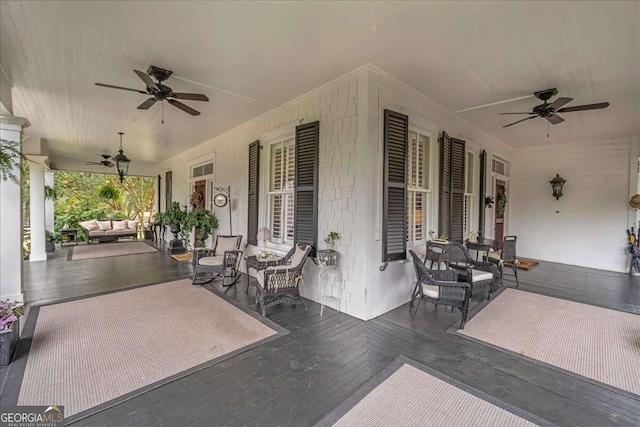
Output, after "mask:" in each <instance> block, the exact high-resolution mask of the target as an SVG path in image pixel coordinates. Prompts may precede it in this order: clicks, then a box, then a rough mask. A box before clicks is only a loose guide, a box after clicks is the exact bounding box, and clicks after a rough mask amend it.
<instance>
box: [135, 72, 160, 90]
mask: <svg viewBox="0 0 640 427" xmlns="http://www.w3.org/2000/svg"><path fill="white" fill-rule="evenodd" d="M133 71H134V72H135V73H136V74H137V75H138V77H140V79H142V81H143V82H144V84H146V85H147V87H148V88H149V89H155V90H157V91H160V88H159V87H158V85H157V84H155V83H154V81H153V80H151V76H149V74H147V73H143V72H142V71H139V70H133Z"/></svg>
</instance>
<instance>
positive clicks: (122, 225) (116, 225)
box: [112, 219, 127, 230]
mask: <svg viewBox="0 0 640 427" xmlns="http://www.w3.org/2000/svg"><path fill="white" fill-rule="evenodd" d="M112 224H113V229H114V230H126V229H127V220H126V219H125V220H122V221H113V223H112Z"/></svg>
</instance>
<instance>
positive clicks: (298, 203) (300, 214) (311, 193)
mask: <svg viewBox="0 0 640 427" xmlns="http://www.w3.org/2000/svg"><path fill="white" fill-rule="evenodd" d="M319 142H320V122H313V123H307V124H304V125H300V126H297V127H296V194H295V208H294V212H295V220H294V225H293V233H294V238H293V240H294V242H295V243H307V244H309V245H311V246H312V248H313V249H312V253H311V254H312V256H315V251H316V249H317V247H318V146H319V145H320V144H319Z"/></svg>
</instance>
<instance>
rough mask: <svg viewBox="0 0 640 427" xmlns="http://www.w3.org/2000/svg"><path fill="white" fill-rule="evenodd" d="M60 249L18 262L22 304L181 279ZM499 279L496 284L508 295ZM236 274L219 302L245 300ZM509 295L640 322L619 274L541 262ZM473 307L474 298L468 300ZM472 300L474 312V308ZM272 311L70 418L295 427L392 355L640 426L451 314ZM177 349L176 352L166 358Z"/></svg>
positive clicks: (580, 419) (628, 410)
mask: <svg viewBox="0 0 640 427" xmlns="http://www.w3.org/2000/svg"><path fill="white" fill-rule="evenodd" d="M65 252H66V250H63V251H60V249H58V250H57V252H56V257H55V258H54V259H51V260H50V261H47V262H46V263H45V262H42V263H26V264H25V278H26V280H25V288H26V289H25V290H26V292H27V298H28V300H29V301H31V302H33V303H36V304H40V303H43V302H50V301H53V300H59V299H67V298H72V297H77V296H81V295H87V294H92V293H96V292H105V291H110V290H115V289H121V288H125V287H129V286H135V285H139V284H143V283H154V282H160V281H169V280H173V279H177V278H183V277H185V276H188V275H189V274H190V273H191V266H190V263H188V262H176V261H174V260H172V259H171V258H170V257H169V256H168V255H166V254H165V253H164V252H159V253H157V254H142V255H135V256H127V257H117V258H111V259H101V260H87V261H73V262H69V261H66V254H65ZM511 277H512V276H510V275H509V273H507V279H506V280H505V285H507V286H514V285H515V282H513V281H512V280H511ZM245 280H246V277H243V278H242V282H241V283H240V284H239V285H238V286H237V287H235V288H232V289H231V290H230V291H228V292H227V294H228V295H230V296H231V297H233V298H234V299H236V300H237V301H239V302H240V303H242V304H246V305H251V304H252V303H253V295H254V294H253V290H250V291H249V294H246V293H245V292H244V286H245V283H246V282H245ZM520 289H522V290H527V291H531V292H537V293H542V294H545V295H550V296H554V297H559V298H566V299H570V300H574V301H579V302H584V303H588V304H594V305H600V306H604V307H609V308H614V309H618V310H624V311H630V312H635V313H640V280H638V279H631V278H629V276H627V275H625V274H618V273H611V272H604V271H599V270H591V269H586V268H580V267H572V266H566V265H561V264H553V263H542V264H541V265H540V266H538V267H537V268H536V269H534V270H532V271H531V272H521V273H520ZM477 297H478V301H479V299H480V298H481V295H478V296H477ZM478 301H474V305H475V304H477V303H478ZM307 304H308V306H309V309H308V310H306V311H305V310H304V308H303V307H290V306H286V305H285V306H281V307H272V308H271V309H270V310H269V317H270V318H271V319H272V320H273V321H275V322H276V323H278V324H280V325H281V326H283V327H285V328H287V329H289V330H290V331H291V333H290V334H288V335H286V336H284V337H282V338H280V339H277V340H275V341H272V342H269V343H267V344H265V345H262V346H260V347H258V348H255V349H253V350H250V351H247V352H245V353H242V354H240V355H238V356H235V357H233V358H231V359H229V360H227V361H225V362H222V363H220V364H217V365H215V366H212V367H210V368H207V369H204V370H202V371H199V372H197V373H194V374H192V375H189V376H187V377H184V378H182V379H179V380H177V381H174V382H172V383H169V384H167V385H164V386H162V387H159V388H157V389H155V390H153V391H151V392H149V393H146V394H144V395H141V396H138V397H136V398H133V399H131V400H129V401H127V402H124V403H122V404H120V405H117V406H115V407H113V408H111V409H108V410H105V411H103V412H101V413H98V414H96V415H93V416H91V417H89V418H86V419H84V420H81V421H79V422H78V423H77V424H78V425H86V426H182V425H195V426H222V425H232V426H242V425H255V426H284V425H292V426H305V425H311V424H313V423H314V422H315V421H317V420H318V419H320V418H321V417H322V416H323V415H324V414H326V413H327V412H329V411H330V410H331V409H332V408H334V407H335V406H337V405H338V404H340V403H341V402H342V401H343V400H344V399H346V398H347V397H349V396H350V395H351V394H352V393H353V392H354V391H356V389H357V388H358V387H359V386H360V385H361V384H362V383H364V382H365V381H366V380H367V379H368V378H369V377H370V376H372V375H375V374H376V373H377V372H379V371H380V370H381V369H382V368H383V367H384V366H385V365H386V364H388V363H389V362H391V361H392V360H393V359H395V358H396V357H397V356H399V355H405V356H407V357H410V358H412V359H415V360H417V361H419V362H421V363H423V364H425V365H428V366H430V367H432V368H435V369H437V370H439V371H441V372H443V373H445V374H447V375H449V376H451V377H453V378H455V379H457V380H459V381H462V382H464V383H466V384H469V385H471V386H473V387H476V388H478V389H480V390H482V391H484V392H486V393H489V394H491V395H493V396H496V397H498V398H500V399H502V400H504V401H506V402H509V403H511V404H513V405H516V406H518V407H520V408H523V409H525V410H527V411H529V412H531V413H533V414H536V415H538V416H540V417H542V418H545V419H547V420H549V421H551V422H553V423H556V424H559V425H567V426H576V425H579V426H603V425H628V426H632V425H633V426H637V425H640V397H639V398H638V400H635V399H631V398H629V397H625V396H623V395H622V394H618V393H615V392H612V391H609V390H607V389H604V388H602V387H599V386H597V385H594V384H592V383H589V382H585V381H582V380H579V379H577V378H575V377H573V376H570V375H565V374H563V373H560V372H558V371H556V370H553V369H550V368H547V367H544V366H540V365H538V364H536V363H532V362H529V361H527V360H524V359H521V358H519V357H516V356H513V355H510V354H507V353H505V352H502V351H499V350H495V349H492V348H490V347H488V346H484V345H481V344H478V343H475V342H472V341H470V340H466V339H464V338H461V337H458V336H455V335H451V334H448V333H446V332H445V331H446V329H447V328H448V327H449V326H451V324H453V323H454V322H456V321H457V320H459V314H458V313H451V312H448V311H447V310H444V309H443V308H442V307H441V308H440V309H438V310H435V308H434V306H433V305H429V304H426V305H422V306H421V307H420V309H419V313H418V318H417V321H416V322H415V324H414V323H412V322H411V321H410V319H409V312H408V309H407V307H406V305H405V306H402V307H399V308H397V309H395V310H393V311H391V312H389V313H386V314H384V315H382V316H380V317H378V318H376V319H373V320H371V321H368V322H363V321H361V320H358V319H355V318H353V317H350V316H347V315H344V314H337V313H336V312H335V311H333V310H325V315H324V316H322V317H321V316H320V314H319V312H320V306H319V305H318V304H315V303H312V302H308V303H307ZM176 351H179V349H176Z"/></svg>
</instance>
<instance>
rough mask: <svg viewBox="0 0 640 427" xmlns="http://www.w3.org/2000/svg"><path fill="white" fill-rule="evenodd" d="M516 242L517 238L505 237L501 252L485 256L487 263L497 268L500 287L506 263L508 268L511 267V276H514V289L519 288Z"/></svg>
mask: <svg viewBox="0 0 640 427" xmlns="http://www.w3.org/2000/svg"><path fill="white" fill-rule="evenodd" d="M517 240H518V238H517V236H505V237H504V241H503V242H502V250H501V251H500V252H489V254H488V256H487V261H489V262H491V263H494V264H496V265H497V266H498V272H499V274H500V285H503V280H502V279H503V276H504V263H505V262H508V263H509V267H511V270H513V274H514V275H515V276H516V288H517V287H519V286H520V282H519V281H518V257H517V256H516V241H517Z"/></svg>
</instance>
